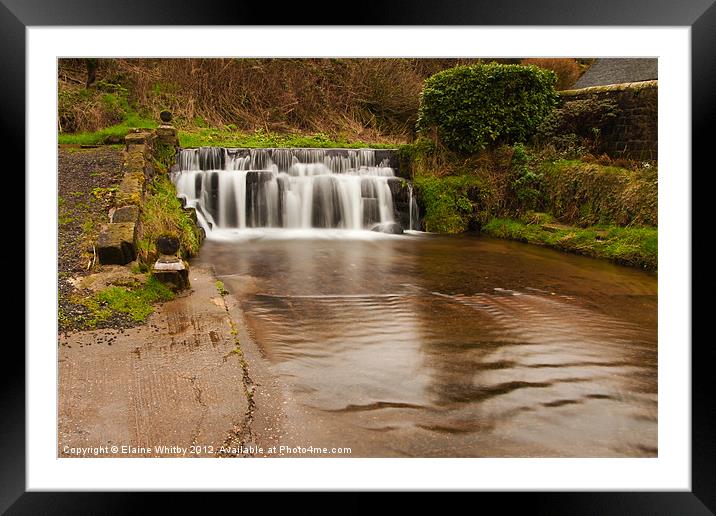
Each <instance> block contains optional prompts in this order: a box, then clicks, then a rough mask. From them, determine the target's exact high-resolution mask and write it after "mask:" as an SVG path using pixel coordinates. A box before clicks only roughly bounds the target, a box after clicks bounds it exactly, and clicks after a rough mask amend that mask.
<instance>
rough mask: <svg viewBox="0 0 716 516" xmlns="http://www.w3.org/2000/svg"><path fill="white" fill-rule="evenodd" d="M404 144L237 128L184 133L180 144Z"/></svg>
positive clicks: (300, 145)
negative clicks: (248, 130)
mask: <svg viewBox="0 0 716 516" xmlns="http://www.w3.org/2000/svg"><path fill="white" fill-rule="evenodd" d="M400 143H401V142H400V141H395V140H390V139H383V140H382V141H371V142H367V141H363V140H355V139H350V138H347V137H340V136H328V135H326V134H323V133H315V134H310V133H306V134H301V133H270V132H269V133H267V132H264V131H254V132H241V131H237V130H235V129H211V128H205V129H196V130H180V131H179V144H180V145H181V146H182V147H185V148H188V147H205V146H216V147H240V148H267V147H307V148H344V149H358V148H365V147H371V148H382V149H391V148H395V147H397V146H398V145H399V144H400Z"/></svg>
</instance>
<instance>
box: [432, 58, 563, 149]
mask: <svg viewBox="0 0 716 516" xmlns="http://www.w3.org/2000/svg"><path fill="white" fill-rule="evenodd" d="M556 80H557V77H556V75H555V73H554V72H553V71H551V70H546V69H542V68H538V67H536V66H521V65H505V64H497V63H491V64H476V65H471V66H457V67H454V68H450V69H448V70H444V71H442V72H438V73H436V74H435V75H433V76H431V77H429V78H428V79H426V81H425V86H424V88H423V92H422V96H421V103H420V112H419V118H418V128H419V129H420V130H422V131H426V132H431V131H435V132H436V136H437V138H438V140H439V141H440V143H441V144H443V145H445V146H446V147H447V148H448V149H450V150H452V151H456V152H459V153H464V154H471V153H475V152H478V151H481V150H483V149H485V148H486V147H489V146H493V145H497V144H512V143H516V142H526V141H528V140H529V139H530V138H531V137H532V135H533V134H534V132H535V131H536V129H537V127H538V126H539V125H540V123H541V122H542V120H543V119H544V118H545V116H546V115H547V114H548V113H549V112H550V111H551V110H552V108H553V107H554V106H555V104H556V103H557V94H556V92H555V89H554V86H555V83H556Z"/></svg>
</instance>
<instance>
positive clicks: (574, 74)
mask: <svg viewBox="0 0 716 516" xmlns="http://www.w3.org/2000/svg"><path fill="white" fill-rule="evenodd" d="M522 64H525V65H535V66H539V67H540V68H546V69H547V70H552V71H554V72H555V73H556V74H557V86H556V88H557V89H558V90H566V89H569V88H571V87H572V86H574V83H575V82H577V79H579V75H580V73H581V67H580V66H579V63H578V62H577V60H576V59H569V58H562V57H560V58H557V57H536V58H530V59H523V60H522Z"/></svg>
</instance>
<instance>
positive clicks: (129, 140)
mask: <svg viewBox="0 0 716 516" xmlns="http://www.w3.org/2000/svg"><path fill="white" fill-rule="evenodd" d="M124 143H125V144H126V145H127V148H128V149H129V146H130V145H142V144H147V143H148V144H151V143H152V133H151V132H149V131H137V132H131V133H129V134H127V136H125V137H124Z"/></svg>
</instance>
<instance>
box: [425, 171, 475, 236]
mask: <svg viewBox="0 0 716 516" xmlns="http://www.w3.org/2000/svg"><path fill="white" fill-rule="evenodd" d="M414 185H415V189H416V192H417V194H418V196H419V198H420V201H421V204H422V205H423V207H424V208H425V215H424V221H425V230H426V231H431V232H436V233H461V232H463V231H467V230H468V229H469V228H470V226H471V225H474V224H480V222H481V220H480V217H479V208H480V204H481V203H482V202H481V201H482V198H483V197H484V196H485V195H486V194H485V192H484V190H485V189H486V188H485V185H484V184H483V181H482V180H481V179H480V178H478V177H476V176H469V175H464V176H447V177H437V176H430V175H425V176H423V175H421V176H417V177H415V180H414Z"/></svg>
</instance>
